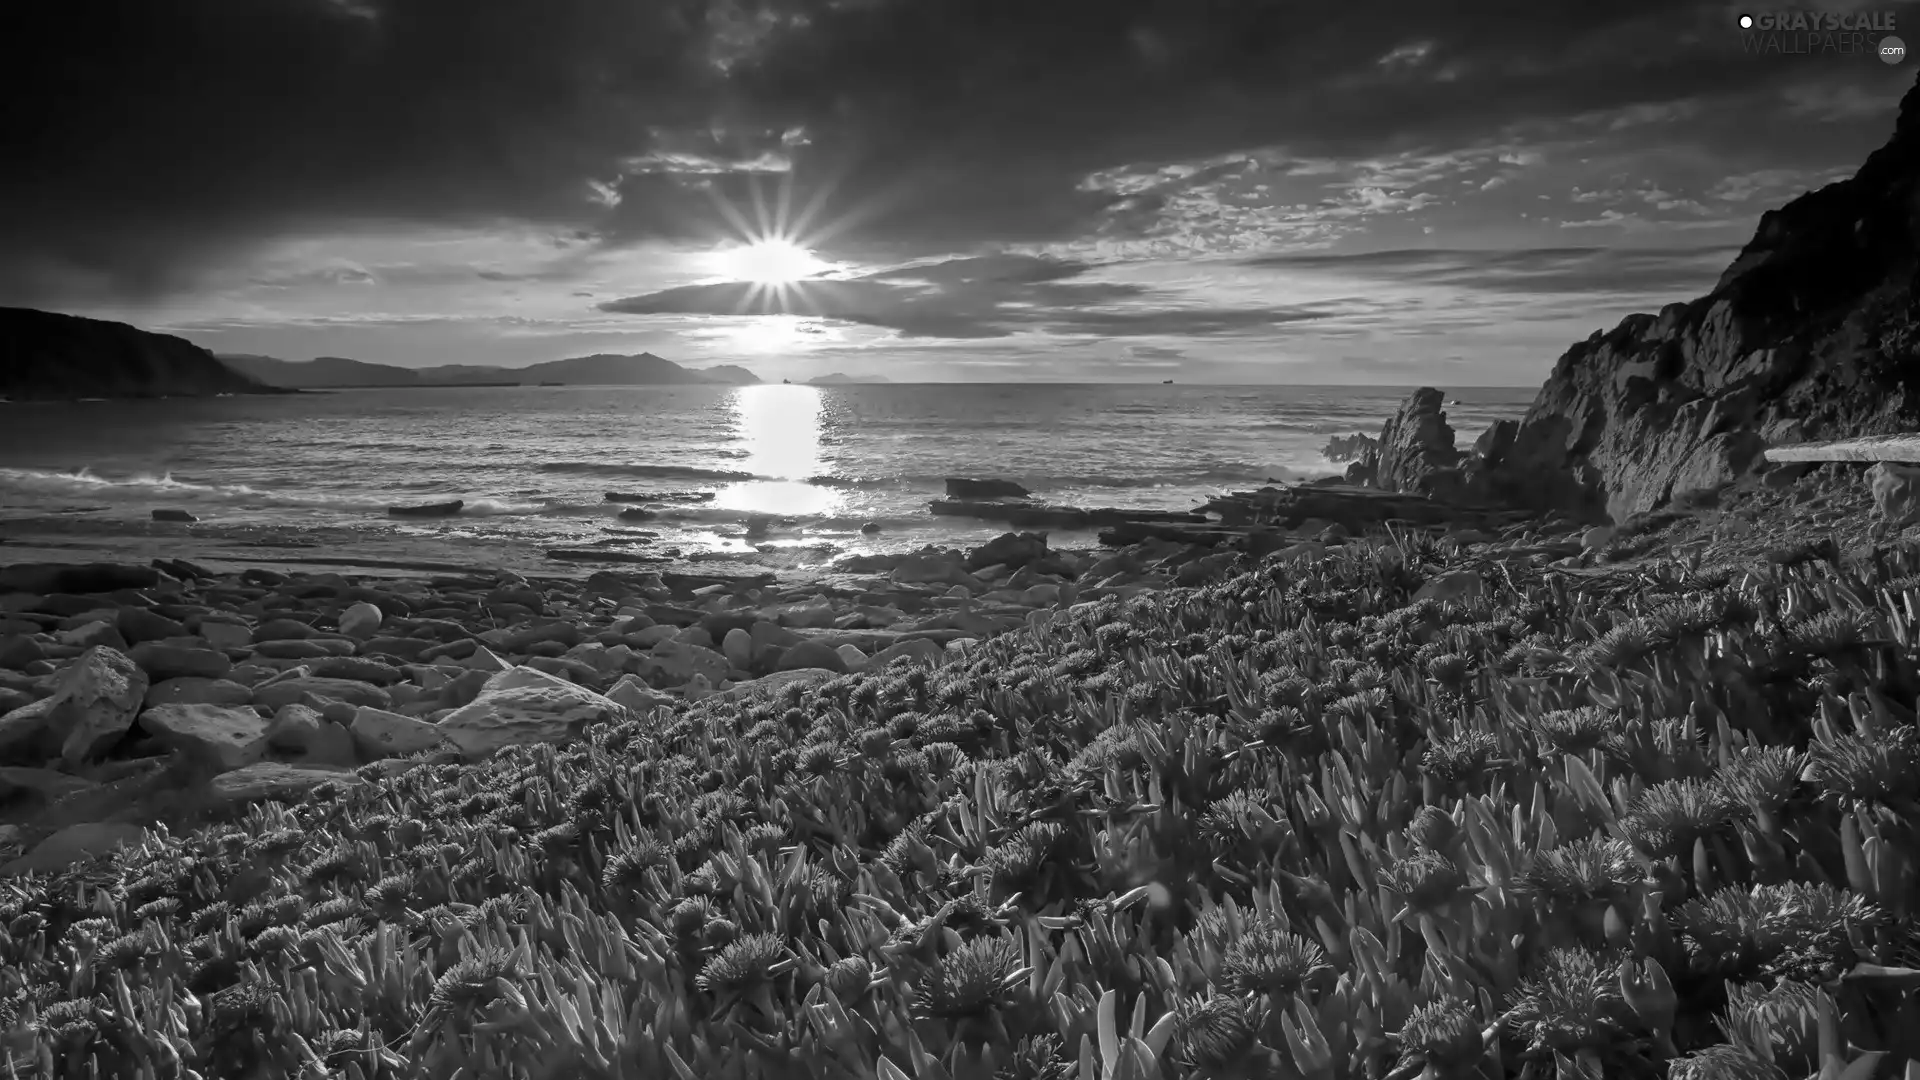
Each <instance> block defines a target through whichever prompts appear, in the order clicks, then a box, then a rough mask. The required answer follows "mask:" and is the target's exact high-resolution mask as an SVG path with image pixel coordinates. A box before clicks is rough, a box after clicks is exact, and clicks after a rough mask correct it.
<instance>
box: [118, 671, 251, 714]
mask: <svg viewBox="0 0 1920 1080" xmlns="http://www.w3.org/2000/svg"><path fill="white" fill-rule="evenodd" d="M252 702H253V688H252V687H250V686H247V685H245V684H244V683H239V682H235V681H233V680H232V679H204V678H200V677H198V676H193V675H187V676H182V677H180V678H177V679H165V680H162V681H160V682H156V683H153V684H151V685H149V686H148V687H147V694H146V698H145V699H144V700H143V701H142V704H143V705H144V706H145V707H146V708H149V709H152V708H157V707H159V706H162V705H249V704H252Z"/></svg>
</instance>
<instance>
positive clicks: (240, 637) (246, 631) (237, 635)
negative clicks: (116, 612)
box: [123, 609, 253, 650]
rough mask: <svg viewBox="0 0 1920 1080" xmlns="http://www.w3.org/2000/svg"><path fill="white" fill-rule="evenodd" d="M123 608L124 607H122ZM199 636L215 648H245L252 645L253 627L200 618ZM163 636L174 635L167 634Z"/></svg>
mask: <svg viewBox="0 0 1920 1080" xmlns="http://www.w3.org/2000/svg"><path fill="white" fill-rule="evenodd" d="M123 610H124V609H123ZM198 630H199V633H200V636H201V637H203V638H205V639H206V640H207V644H209V645H212V646H213V647H214V648H216V649H235V650H238V649H245V648H249V647H250V646H252V645H253V628H252V627H250V626H248V625H247V624H245V623H238V622H226V621H223V620H219V619H202V620H200V625H199V627H198ZM163 636H165V637H172V636H174V635H171V634H167V635H163Z"/></svg>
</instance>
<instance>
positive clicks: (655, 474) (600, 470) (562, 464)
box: [538, 461, 772, 481]
mask: <svg viewBox="0 0 1920 1080" xmlns="http://www.w3.org/2000/svg"><path fill="white" fill-rule="evenodd" d="M538 468H539V471H541V472H549V473H567V474H570V475H575V476H639V477H647V478H651V479H660V480H664V479H670V478H674V477H682V478H686V479H690V480H721V481H735V480H760V479H772V478H771V477H760V476H757V475H755V474H753V473H750V472H740V471H738V470H734V469H696V468H691V467H688V466H685V465H619V464H614V463H612V462H605V461H548V462H543V463H541V464H540V465H539V466H538Z"/></svg>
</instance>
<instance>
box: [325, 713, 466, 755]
mask: <svg viewBox="0 0 1920 1080" xmlns="http://www.w3.org/2000/svg"><path fill="white" fill-rule="evenodd" d="M348 731H349V733H350V734H351V735H352V737H353V747H354V750H355V751H356V752H358V753H359V755H360V757H361V759H362V760H365V761H378V760H380V759H381V758H390V757H406V756H407V755H409V754H418V753H421V752H423V751H427V750H436V749H439V748H441V747H442V746H444V745H446V736H445V735H444V734H442V732H441V731H440V728H439V727H438V726H437V725H435V724H433V723H431V722H429V721H426V720H421V719H419V718H417V717H412V716H402V715H400V714H399V713H396V712H388V711H387V710H385V709H371V708H366V707H361V708H358V709H355V710H354V713H353V723H352V725H351V726H350V727H349V728H348Z"/></svg>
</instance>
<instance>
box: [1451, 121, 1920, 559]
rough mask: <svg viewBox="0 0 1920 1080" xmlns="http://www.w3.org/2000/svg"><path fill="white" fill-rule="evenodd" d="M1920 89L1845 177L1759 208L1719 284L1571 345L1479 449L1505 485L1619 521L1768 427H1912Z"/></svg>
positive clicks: (1751, 455)
mask: <svg viewBox="0 0 1920 1080" xmlns="http://www.w3.org/2000/svg"><path fill="white" fill-rule="evenodd" d="M1917 196H1920V87H1917V88H1915V89H1911V90H1909V91H1908V93H1907V95H1906V98H1905V99H1904V100H1903V101H1902V102H1901V105H1900V114H1899V119H1898V122H1897V124H1896V127H1895V130H1894V134H1893V137H1892V138H1891V139H1890V140H1889V141H1888V142H1887V144H1886V145H1885V146H1883V147H1881V148H1880V149H1879V150H1877V151H1875V152H1874V153H1873V154H1872V155H1871V156H1869V157H1868V158H1867V161H1866V163H1865V164H1864V165H1862V166H1861V168H1860V170H1859V172H1858V173H1856V174H1855V175H1854V176H1853V177H1852V178H1851V179H1848V180H1843V181H1840V182H1838V183H1834V184H1829V185H1827V186H1826V187H1823V188H1821V189H1820V190H1818V191H1814V192H1810V193H1808V194H1805V195H1802V196H1800V197H1799V198H1797V199H1794V200H1793V201H1792V202H1789V203H1788V204H1787V205H1786V206H1784V207H1782V208H1780V209H1778V210H1773V211H1769V212H1768V213H1766V214H1765V215H1763V216H1762V217H1761V219H1760V225H1759V228H1758V230H1757V231H1756V232H1755V235H1754V237H1753V239H1752V240H1751V241H1750V242H1749V243H1748V244H1747V245H1746V247H1745V249H1744V250H1742V251H1741V253H1740V255H1739V257H1738V258H1736V259H1735V260H1734V261H1733V264H1732V265H1731V266H1729V267H1728V268H1727V270H1726V272H1725V273H1724V274H1722V275H1721V277H1720V280H1719V283H1718V284H1717V285H1716V286H1715V287H1714V289H1713V291H1712V292H1710V293H1708V294H1707V295H1706V296H1704V297H1701V298H1699V299H1697V300H1693V301H1690V302H1688V303H1683V304H1670V305H1668V306H1667V307H1666V308H1664V309H1662V310H1661V311H1660V313H1659V314H1657V315H1647V314H1642V315H1633V316H1629V317H1628V318H1627V319H1625V320H1623V321H1622V322H1621V323H1620V325H1619V326H1617V327H1615V328H1614V329H1612V330H1610V331H1605V332H1596V333H1595V334H1594V335H1593V336H1592V337H1590V338H1588V339H1587V340H1586V341H1584V342H1581V343H1580V344H1578V345H1575V346H1574V347H1573V348H1572V349H1570V350H1568V351H1567V353H1566V354H1565V355H1564V356H1562V357H1561V358H1560V360H1559V362H1558V363H1557V364H1556V365H1555V366H1554V369H1553V373H1552V375H1551V376H1550V377H1549V378H1548V379H1547V382H1546V384H1545V385H1544V386H1543V387H1541V390H1540V393H1539V396H1538V397H1536V398H1535V400H1534V403H1533V406H1532V408H1530V409H1529V410H1528V411H1527V414H1526V416H1525V417H1524V418H1522V419H1521V420H1519V421H1517V422H1513V421H1507V422H1502V423H1499V424H1495V425H1494V426H1493V427H1492V428H1490V429H1489V430H1488V431H1487V433H1486V434H1485V435H1484V436H1483V437H1482V439H1481V441H1480V443H1479V445H1478V446H1477V447H1476V452H1477V454H1478V456H1479V457H1480V459H1481V466H1482V468H1483V470H1484V472H1485V475H1486V479H1487V482H1488V483H1489V485H1490V486H1491V488H1492V489H1493V490H1494V491H1495V492H1497V493H1498V494H1499V495H1500V496H1501V497H1502V498H1504V499H1506V500H1510V501H1514V502H1517V503H1521V504H1527V505H1534V506H1542V507H1547V506H1550V507H1554V508H1558V509H1564V510H1568V511H1571V512H1574V513H1577V514H1581V515H1583V516H1589V517H1592V518H1595V519H1598V518H1600V517H1603V516H1605V517H1611V518H1612V519H1614V520H1615V521H1619V520H1624V519H1625V518H1627V517H1629V516H1631V515H1633V514H1636V513H1640V512H1644V511H1647V510H1651V509H1654V508H1656V507H1658V506H1661V505H1662V504H1664V503H1666V502H1668V501H1669V500H1673V499H1679V498H1684V497H1686V496H1687V495H1688V494H1689V493H1692V492H1700V491H1707V490H1712V489H1715V488H1717V487H1719V486H1721V485H1724V484H1726V483H1728V482H1730V481H1733V480H1737V479H1739V478H1740V477H1742V476H1744V475H1746V474H1748V473H1750V472H1752V471H1754V470H1755V469H1757V468H1759V467H1760V465H1761V451H1762V449H1763V448H1764V446H1765V445H1766V444H1767V443H1768V442H1791V441H1801V440H1807V439H1838V438H1847V437H1853V436H1860V435H1876V434H1886V433H1890V432H1895V431H1902V430H1914V429H1915V427H1916V425H1920V305H1917V304H1916V301H1915V297H1914V276H1915V271H1916V268H1920V210H1917V209H1916V206H1920V203H1916V197H1917Z"/></svg>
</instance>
